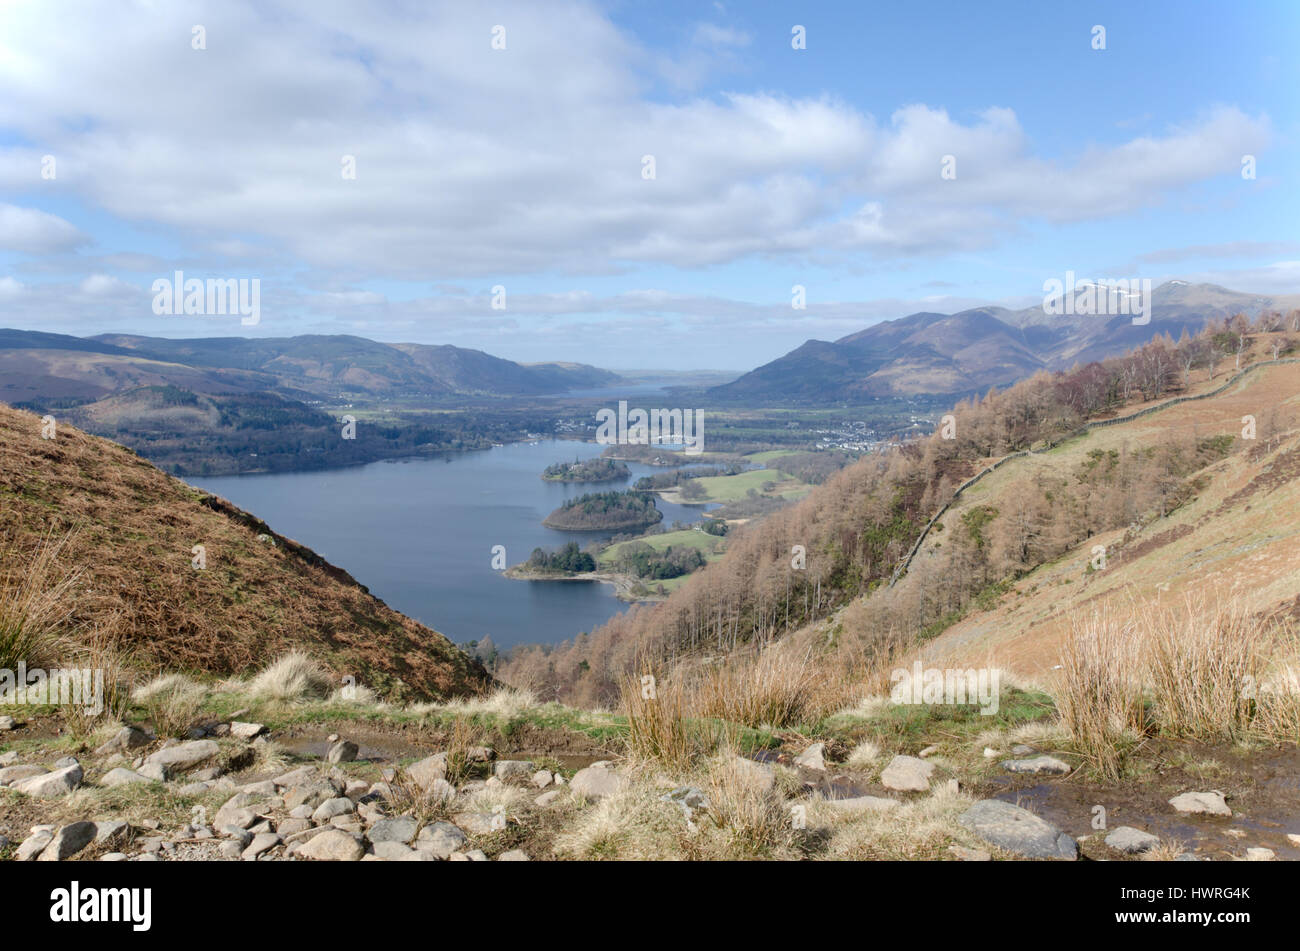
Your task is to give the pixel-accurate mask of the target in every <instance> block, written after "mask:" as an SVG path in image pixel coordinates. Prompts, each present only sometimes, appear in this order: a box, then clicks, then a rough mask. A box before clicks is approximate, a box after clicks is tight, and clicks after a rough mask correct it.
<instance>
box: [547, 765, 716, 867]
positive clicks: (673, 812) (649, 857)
mask: <svg viewBox="0 0 1300 951" xmlns="http://www.w3.org/2000/svg"><path fill="white" fill-rule="evenodd" d="M665 791H666V790H665V789H664V788H663V787H662V786H660V785H657V784H655V783H653V782H651V781H648V780H637V781H634V782H633V783H631V784H629V785H628V786H627V787H625V788H624V789H622V790H620V791H619V792H617V793H615V794H614V795H612V796H607V797H605V798H604V799H602V800H600V802H598V803H597V804H596V805H595V806H593V807H592V808H591V809H589V810H587V811H586V812H583V813H581V814H580V815H578V816H577V817H576V818H575V819H574V820H573V821H572V823H571V824H569V825H568V827H567V828H565V829H564V831H562V832H561V833H560V834H559V835H557V836H556V838H555V843H554V851H555V853H556V855H558V856H560V857H561V858H573V859H587V860H594V859H607V860H623V861H676V860H678V859H682V858H690V857H693V856H694V854H695V853H696V851H697V844H696V843H695V842H694V841H693V838H692V834H691V832H690V831H689V829H688V828H687V826H686V820H685V818H684V816H683V815H682V812H681V810H680V809H679V808H678V807H677V806H675V805H673V804H672V803H669V802H664V801H663V800H662V799H661V798H660V797H661V796H662V795H663V794H664V792H665Z"/></svg>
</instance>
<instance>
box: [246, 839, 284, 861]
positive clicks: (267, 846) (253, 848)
mask: <svg viewBox="0 0 1300 951" xmlns="http://www.w3.org/2000/svg"><path fill="white" fill-rule="evenodd" d="M279 844H280V837H279V836H278V835H276V834H275V833H274V832H262V833H259V834H258V835H255V836H253V841H252V842H250V843H248V847H247V848H245V849H244V851H243V852H242V853H240V856H239V857H240V858H242V859H243V860H244V861H245V862H255V861H257V857H258V856H259V855H262V854H263V853H265V852H269V851H271V849H273V848H275V847H276V846H277V845H279Z"/></svg>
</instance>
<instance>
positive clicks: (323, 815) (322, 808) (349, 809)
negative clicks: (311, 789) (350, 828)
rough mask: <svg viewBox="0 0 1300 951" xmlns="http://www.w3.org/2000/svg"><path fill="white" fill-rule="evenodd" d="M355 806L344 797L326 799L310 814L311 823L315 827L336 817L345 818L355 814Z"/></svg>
mask: <svg viewBox="0 0 1300 951" xmlns="http://www.w3.org/2000/svg"><path fill="white" fill-rule="evenodd" d="M356 809H357V807H356V805H355V804H354V803H353V802H352V800H351V799H349V798H347V797H346V796H339V797H337V798H335V799H326V800H325V801H324V802H323V803H321V804H320V805H319V806H317V807H316V811H315V812H313V813H312V814H311V821H312V822H314V823H316V824H317V825H324V824H325V823H327V822H329V821H330V820H331V819H333V818H335V817H337V816H345V815H349V814H350V813H353V812H355V811H356Z"/></svg>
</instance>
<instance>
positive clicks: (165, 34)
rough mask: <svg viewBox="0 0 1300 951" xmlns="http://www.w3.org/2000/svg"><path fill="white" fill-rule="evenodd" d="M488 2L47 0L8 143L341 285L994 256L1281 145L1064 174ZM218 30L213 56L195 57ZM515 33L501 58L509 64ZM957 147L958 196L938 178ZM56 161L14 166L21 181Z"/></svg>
mask: <svg viewBox="0 0 1300 951" xmlns="http://www.w3.org/2000/svg"><path fill="white" fill-rule="evenodd" d="M466 10H467V8H466V7H464V6H462V5H458V4H437V5H425V4H415V5H402V6H400V7H385V6H379V7H375V8H368V9H367V12H366V15H365V16H364V17H362V16H358V15H357V13H356V7H355V4H353V3H351V2H343V0H286V2H281V3H278V4H274V5H272V4H261V3H259V4H251V3H245V2H233V0H223V2H220V3H215V2H208V3H199V4H195V5H187V6H185V7H184V8H179V7H173V6H170V5H153V4H146V3H143V2H139V3H136V4H134V5H130V6H122V5H113V6H104V5H101V4H95V3H81V4H70V5H68V6H66V7H65V6H60V7H59V8H58V11H57V22H55V19H54V18H55V16H56V13H55V11H54V10H53V9H51V8H50V7H49V6H48V5H47V4H44V3H40V2H17V3H11V4H6V5H4V6H0V127H8V128H10V129H15V130H18V132H19V133H21V137H22V138H23V139H25V140H27V141H31V142H40V143H41V146H40V148H41V149H47V150H48V151H49V152H51V153H52V154H56V155H58V157H59V162H60V165H59V169H60V179H59V185H60V187H61V188H66V189H68V190H70V191H72V192H74V193H75V194H77V195H79V196H81V197H82V198H84V199H86V200H88V201H89V202H91V203H93V204H95V205H98V206H100V207H102V208H105V209H107V210H108V211H109V212H110V213H112V214H114V215H116V216H118V217H120V218H121V219H124V220H126V221H129V222H133V223H140V224H141V225H144V226H146V227H151V228H152V227H155V226H158V225H162V226H165V227H168V228H171V229H173V231H174V233H175V234H176V235H177V236H178V241H179V240H183V241H190V242H192V244H193V247H196V248H199V249H208V250H210V251H215V252H216V253H217V255H218V256H219V257H235V256H245V255H249V254H250V252H251V253H254V254H256V253H258V252H260V253H261V254H264V255H268V256H276V257H280V256H287V257H289V258H297V259H299V260H301V261H302V262H303V263H305V264H306V265H307V266H309V267H312V268H315V269H318V270H319V271H327V272H329V273H330V274H331V275H332V276H334V277H336V278H337V279H339V280H341V281H347V280H349V279H359V278H360V277H362V276H366V277H372V276H388V277H394V278H403V279H421V280H462V279H471V278H485V277H493V278H498V277H505V276H508V275H511V274H527V273H534V272H539V271H546V270H559V271H564V272H569V273H574V274H595V273H611V272H616V271H618V270H621V269H626V268H635V267H637V266H641V265H669V266H676V267H683V268H694V267H700V266H708V265H714V264H721V263H726V262H731V261H735V260H738V259H743V258H747V257H752V256H788V257H794V258H800V257H808V256H813V255H817V256H826V255H836V254H838V255H841V256H843V257H851V256H855V255H858V256H860V254H861V252H863V251H868V252H871V253H874V254H876V255H879V256H881V257H884V258H890V257H896V256H899V255H904V254H914V253H921V254H930V253H942V252H946V251H950V250H953V249H968V248H979V247H986V246H988V245H989V244H991V243H993V242H995V241H997V240H998V239H999V238H1001V237H1003V236H1005V235H1007V234H1009V233H1012V232H1014V231H1015V230H1016V229H1018V228H1019V227H1020V226H1021V224H1022V223H1023V222H1024V221H1026V220H1033V219H1041V220H1048V221H1053V222H1061V221H1077V220H1084V219H1090V218H1096V217H1102V216H1112V215H1121V214H1124V213H1126V212H1129V211H1131V210H1134V209H1137V208H1142V207H1146V206H1149V205H1152V204H1155V203H1158V202H1160V201H1162V200H1164V199H1165V198H1166V197H1167V196H1168V195H1170V194H1171V193H1172V192H1173V191H1175V190H1177V189H1179V188H1182V187H1184V186H1186V185H1189V184H1192V183H1195V182H1198V181H1202V180H1205V179H1207V178H1211V177H1214V176H1218V175H1224V174H1228V173H1230V172H1232V171H1234V170H1235V169H1236V167H1237V164H1238V163H1239V158H1240V155H1241V154H1242V153H1244V152H1256V151H1260V150H1262V149H1263V148H1264V147H1265V146H1266V144H1267V142H1268V139H1269V127H1268V122H1267V120H1266V119H1264V118H1262V117H1252V116H1248V115H1246V114H1244V113H1242V112H1241V111H1239V110H1236V109H1230V108H1222V109H1218V110H1215V111H1212V112H1210V113H1208V114H1206V115H1205V116H1202V117H1200V118H1198V119H1196V120H1194V121H1192V122H1189V123H1187V124H1185V125H1183V126H1180V127H1178V128H1173V129H1170V130H1168V131H1167V132H1166V133H1164V134H1163V135H1162V136H1159V137H1154V136H1143V137H1141V138H1136V139H1133V140H1132V141H1130V142H1128V143H1125V144H1123V145H1120V146H1118V147H1101V146H1089V145H1088V144H1087V143H1086V142H1083V141H1081V142H1080V145H1079V148H1078V149H1077V150H1076V153H1075V154H1074V155H1073V156H1070V157H1066V158H1062V159H1045V158H1042V157H1039V156H1037V155H1035V153H1034V149H1033V143H1032V138H1031V136H1030V135H1029V134H1028V133H1027V132H1026V131H1025V130H1024V129H1023V128H1021V126H1020V124H1019V121H1018V119H1017V117H1016V115H1015V114H1014V113H1013V112H1012V111H1011V110H1009V109H1005V108H991V109H988V110H986V111H985V112H983V113H982V114H980V115H978V116H975V117H973V118H972V119H971V120H970V121H967V122H963V121H959V120H956V119H954V118H952V117H951V116H949V115H948V114H947V113H946V112H944V111H943V110H940V109H936V108H932V107H930V106H926V105H921V104H914V105H908V106H905V107H903V108H901V109H899V110H898V111H897V112H895V113H894V114H893V115H892V116H891V117H890V118H889V120H888V121H886V122H882V121H879V120H877V119H876V118H874V117H872V116H870V115H866V114H864V113H861V112H859V111H857V110H856V109H854V108H852V107H851V106H849V105H846V104H845V103H842V102H839V101H837V100H834V99H831V98H822V97H814V98H802V99H788V98H782V97H779V96H775V95H769V94H734V95H729V96H721V97H718V98H702V97H681V98H679V100H678V101H671V102H663V101H656V100H653V99H651V98H649V97H648V96H647V95H646V89H647V87H648V86H649V85H650V84H651V83H652V82H653V81H654V80H655V78H656V77H659V78H662V75H663V73H664V69H665V64H664V62H663V59H662V57H663V54H660V53H651V52H650V51H648V50H646V49H644V48H642V47H640V46H639V45H638V44H637V43H636V42H635V41H634V40H633V39H632V38H631V37H628V36H626V35H624V34H623V33H621V32H619V31H618V30H617V29H616V28H615V27H614V26H613V25H612V24H611V23H610V22H609V21H608V20H607V19H606V18H605V17H604V16H603V15H602V14H601V13H600V12H599V11H598V10H596V9H595V8H593V7H591V6H590V5H588V4H586V3H582V2H557V3H554V4H546V5H544V6H543V5H538V4H535V3H531V2H519V3H505V4H502V5H500V6H496V7H494V8H493V10H492V12H491V13H490V15H489V13H487V12H484V13H482V14H477V13H467V12H466ZM194 23H202V24H203V25H204V26H205V27H206V30H207V49H206V50H201V51H196V50H193V49H192V48H191V45H190V37H191V33H190V29H191V26H192V24H194ZM497 23H501V24H503V25H505V26H506V28H507V49H506V50H504V51H494V50H492V49H491V47H490V43H489V40H490V30H491V27H492V26H493V25H494V24H497ZM745 42H746V37H745V36H744V34H742V33H741V32H739V31H735V30H732V29H730V28H727V27H718V26H711V25H707V24H700V25H696V26H695V27H694V31H693V33H692V34H691V38H690V42H689V43H688V46H689V49H685V50H683V51H681V53H680V58H679V59H678V60H677V61H676V65H678V66H680V67H682V69H683V70H684V71H687V72H690V71H695V72H698V69H699V68H701V67H700V63H699V62H698V61H697V60H696V59H694V58H695V57H699V56H700V55H701V50H710V49H711V50H714V51H716V52H717V55H718V56H720V57H724V58H725V57H733V56H737V55H741V56H743V55H744V54H743V50H744V46H745ZM110 52H111V55H109V54H110ZM668 65H669V66H671V65H672V64H671V63H670V64H668ZM733 65H734V63H733ZM669 71H670V72H671V70H669ZM646 154H651V155H654V156H655V160H656V171H657V177H656V179H655V180H653V181H646V180H644V179H643V178H642V175H641V169H642V165H641V158H642V156H643V155H646ZM948 154H951V155H954V156H956V159H957V179H956V180H955V181H944V180H942V179H941V178H940V174H939V172H940V162H941V160H942V157H943V156H944V155H948ZM344 155H352V156H355V157H356V163H357V178H356V180H355V181H347V180H344V179H343V178H342V176H341V174H340V169H341V166H340V160H341V158H342V156H344ZM32 160H33V156H32V155H31V154H29V152H28V151H24V152H21V153H19V152H18V151H16V150H12V149H11V150H8V151H5V150H0V169H13V170H15V171H13V172H12V173H11V174H6V176H5V178H6V180H9V179H12V178H13V176H14V175H16V174H19V173H21V175H23V176H30V174H31V171H30V169H31V168H32V167H34V166H32V165H31V164H30V163H31V162H32ZM6 209H11V210H9V211H6ZM7 216H8V217H7ZM9 218H12V219H13V220H12V222H10V221H9ZM6 225H7V227H6ZM6 230H11V231H17V232H22V233H23V234H24V235H26V237H25V238H24V240H22V241H21V242H19V243H20V244H21V245H22V247H20V248H14V247H13V241H12V240H11V239H9V238H7V237H5V231H6ZM79 240H81V238H80V235H79V233H78V232H77V231H76V229H75V228H73V227H72V226H71V225H69V224H68V223H67V222H64V221H62V219H58V218H55V217H54V216H51V215H45V214H44V213H43V212H35V211H32V210H31V209H14V206H0V242H5V243H4V244H3V246H4V247H10V248H11V249H14V250H27V251H35V252H45V251H50V250H57V249H67V248H68V247H69V246H72V245H75V243H76V242H77V241H79ZM198 253H200V254H201V253H204V252H202V251H200V252H198Z"/></svg>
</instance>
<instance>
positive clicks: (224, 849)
mask: <svg viewBox="0 0 1300 951" xmlns="http://www.w3.org/2000/svg"><path fill="white" fill-rule="evenodd" d="M248 840H249V841H250V842H251V841H252V840H253V837H252V836H249V837H248ZM217 851H218V852H220V853H221V855H222V857H223V858H227V859H237V858H239V857H240V856H241V855H243V854H244V847H243V846H242V845H241V844H240V843H239V842H238V841H236V840H234V839H227V840H226V841H225V842H222V843H221V845H219V846H218V847H217Z"/></svg>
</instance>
